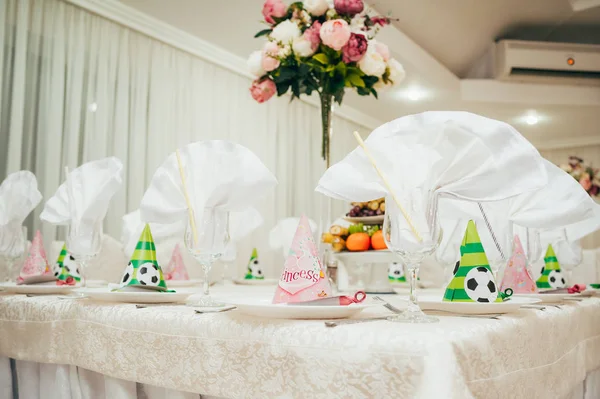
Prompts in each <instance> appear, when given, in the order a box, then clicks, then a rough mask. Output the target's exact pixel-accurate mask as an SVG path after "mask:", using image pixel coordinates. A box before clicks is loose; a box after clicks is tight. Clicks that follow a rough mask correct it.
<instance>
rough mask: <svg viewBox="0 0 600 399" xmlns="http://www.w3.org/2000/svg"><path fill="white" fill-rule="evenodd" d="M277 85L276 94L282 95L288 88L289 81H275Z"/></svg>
mask: <svg viewBox="0 0 600 399" xmlns="http://www.w3.org/2000/svg"><path fill="white" fill-rule="evenodd" d="M275 85H276V86H277V96H283V95H284V94H285V93H287V91H288V89H289V88H290V82H282V83H277V82H276V83H275Z"/></svg>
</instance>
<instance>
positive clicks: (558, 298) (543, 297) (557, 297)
mask: <svg viewBox="0 0 600 399" xmlns="http://www.w3.org/2000/svg"><path fill="white" fill-rule="evenodd" d="M513 296H516V297H520V298H536V299H539V300H540V302H541V303H561V302H565V301H568V299H565V298H577V297H584V296H590V293H585V292H584V293H577V294H565V293H562V294H539V293H536V294H514V295H513Z"/></svg>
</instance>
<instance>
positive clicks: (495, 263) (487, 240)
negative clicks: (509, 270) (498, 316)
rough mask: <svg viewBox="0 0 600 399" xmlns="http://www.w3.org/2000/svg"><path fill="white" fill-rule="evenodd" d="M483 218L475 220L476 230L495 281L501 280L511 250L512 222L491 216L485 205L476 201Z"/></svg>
mask: <svg viewBox="0 0 600 399" xmlns="http://www.w3.org/2000/svg"><path fill="white" fill-rule="evenodd" d="M478 205H479V210H480V211H481V215H482V217H483V220H479V221H476V222H475V224H476V226H477V232H478V233H479V238H480V240H481V245H482V246H483V249H484V250H485V255H486V257H487V259H488V262H489V264H490V268H491V269H492V272H493V274H494V278H495V279H496V281H498V280H501V279H500V277H501V276H500V274H501V273H503V272H504V268H505V266H506V265H507V263H508V261H509V259H510V256H511V255H512V250H513V233H512V231H513V227H512V222H510V221H508V220H506V219H500V218H493V217H492V215H491V214H490V213H489V212H486V211H485V207H484V206H483V205H482V204H481V203H478Z"/></svg>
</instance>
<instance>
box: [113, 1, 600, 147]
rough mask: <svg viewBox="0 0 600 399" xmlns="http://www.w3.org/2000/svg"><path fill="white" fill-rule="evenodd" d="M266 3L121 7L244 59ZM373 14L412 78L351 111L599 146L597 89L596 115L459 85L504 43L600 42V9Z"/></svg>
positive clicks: (432, 6) (401, 9) (422, 5)
mask: <svg viewBox="0 0 600 399" xmlns="http://www.w3.org/2000/svg"><path fill="white" fill-rule="evenodd" d="M263 1H264V0H230V1H226V2H225V1H213V2H209V3H210V6H207V2H206V1H198V0H170V1H169V2H166V1H164V0H121V2H123V3H125V4H126V5H128V6H131V7H133V8H136V9H138V10H139V11H141V12H143V13H145V14H148V15H150V16H152V17H155V18H157V19H160V20H162V21H164V22H166V23H168V24H170V25H172V26H174V27H176V28H178V29H181V30H183V31H186V32H188V33H190V34H192V35H194V36H197V37H199V38H201V39H203V40H205V41H208V42H210V43H212V44H214V45H217V46H219V47H222V48H223V49H225V50H227V51H229V52H231V53H233V54H235V55H237V56H239V57H241V58H244V59H245V58H246V57H247V56H248V54H249V53H250V52H252V51H253V50H255V49H258V48H259V47H260V46H261V45H262V39H254V38H253V36H254V33H256V32H257V31H259V30H260V29H262V28H263V27H264V25H263V23H262V22H261V20H262V15H261V8H262V3H263ZM284 1H286V0H284ZM290 1H291V0H289V1H288V2H290ZM580 1H585V2H586V3H588V4H589V3H590V2H597V3H598V7H593V8H589V9H585V10H581V11H578V12H574V11H573V8H572V7H571V5H570V2H580ZM371 5H372V6H373V7H374V8H375V9H376V10H377V11H379V12H380V13H382V14H387V13H388V12H390V13H391V15H392V16H393V17H394V18H397V19H398V21H395V22H394V27H388V28H386V29H383V30H382V31H381V32H380V34H379V36H378V39H380V40H381V41H382V42H385V43H387V44H388V45H389V46H390V49H391V51H392V54H393V56H394V57H396V58H398V59H399V60H400V62H401V63H402V64H403V65H404V67H405V69H406V71H407V79H406V80H405V81H404V82H403V83H402V85H401V86H400V87H398V88H394V89H391V90H389V91H388V92H386V93H382V94H381V96H380V99H379V101H376V100H375V99H373V98H372V97H359V96H357V95H355V94H354V93H349V94H348V95H347V96H346V98H345V99H344V103H345V104H346V105H349V106H350V107H352V108H353V109H357V110H360V111H361V112H363V113H365V114H367V115H369V116H371V117H373V118H375V119H377V120H379V121H388V120H392V119H395V118H397V117H399V116H402V115H406V114H411V113H417V112H422V111H427V110H466V111H471V112H476V113H480V114H482V115H485V116H488V117H491V118H495V119H499V120H503V121H506V122H508V123H511V124H513V125H515V127H517V129H519V131H521V132H522V133H523V134H524V135H525V136H526V137H528V138H529V139H530V140H531V141H532V142H533V143H534V144H536V145H540V146H543V145H550V144H548V143H551V142H555V143H559V142H561V140H564V138H565V137H569V136H573V135H574V134H576V135H577V136H578V137H588V138H589V137H597V138H598V139H600V106H599V104H600V89H599V93H598V96H597V97H594V98H595V101H594V102H593V105H590V106H586V105H585V103H584V104H581V103H578V104H577V105H574V104H570V103H568V102H567V103H562V102H561V101H560V99H559V100H558V101H557V102H556V103H552V101H548V99H547V98H544V97H545V96H542V95H540V96H538V98H536V97H535V96H533V97H531V96H530V97H528V98H529V99H528V100H527V101H523V100H522V99H521V98H520V95H519V94H520V93H519V90H518V88H517V90H515V88H514V87H512V91H507V90H504V88H500V89H501V90H500V91H501V92H502V93H503V94H502V95H503V96H504V100H503V101H497V100H496V99H494V98H493V96H488V92H487V91H486V90H487V88H485V87H483V88H482V90H481V93H480V95H479V96H478V98H477V99H475V100H474V99H471V101H465V100H464V99H463V96H462V93H461V82H464V80H463V81H461V77H463V76H464V74H466V72H467V71H468V69H469V67H470V66H471V65H472V64H473V63H474V62H476V61H477V60H478V59H479V58H480V57H481V56H482V55H483V54H484V53H485V51H486V49H488V48H489V47H490V46H491V44H492V43H493V42H494V41H495V40H497V39H499V38H525V39H536V40H553V41H579V42H592V43H596V42H600V1H598V0H443V1H441V0H418V1H415V0H373V1H372V2H371ZM232 10H235V12H234V13H232ZM415 91H417V92H418V93H419V95H420V98H419V101H411V100H408V99H407V95H408V94H409V93H412V92H415ZM507 96H508V99H509V101H506V97H507ZM511 96H512V97H511ZM512 98H514V100H515V101H510V100H511V99H512ZM532 111H534V112H536V113H537V114H538V116H539V120H540V123H539V124H537V125H534V126H530V125H527V124H526V123H524V122H523V117H524V115H526V114H527V113H529V112H532ZM574 132H575V133H574ZM599 142H600V141H599ZM550 146H551V145H550Z"/></svg>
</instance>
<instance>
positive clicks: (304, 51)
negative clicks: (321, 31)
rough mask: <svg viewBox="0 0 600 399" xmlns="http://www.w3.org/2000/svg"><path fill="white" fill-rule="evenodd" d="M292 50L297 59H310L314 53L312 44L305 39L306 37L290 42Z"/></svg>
mask: <svg viewBox="0 0 600 399" xmlns="http://www.w3.org/2000/svg"><path fill="white" fill-rule="evenodd" d="M292 49H293V50H294V53H296V55H298V56H299V57H310V56H311V55H313V54H314V53H315V50H316V49H313V46H312V43H311V42H310V41H309V40H307V39H306V36H305V35H303V36H300V37H298V38H296V39H294V41H293V42H292Z"/></svg>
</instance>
